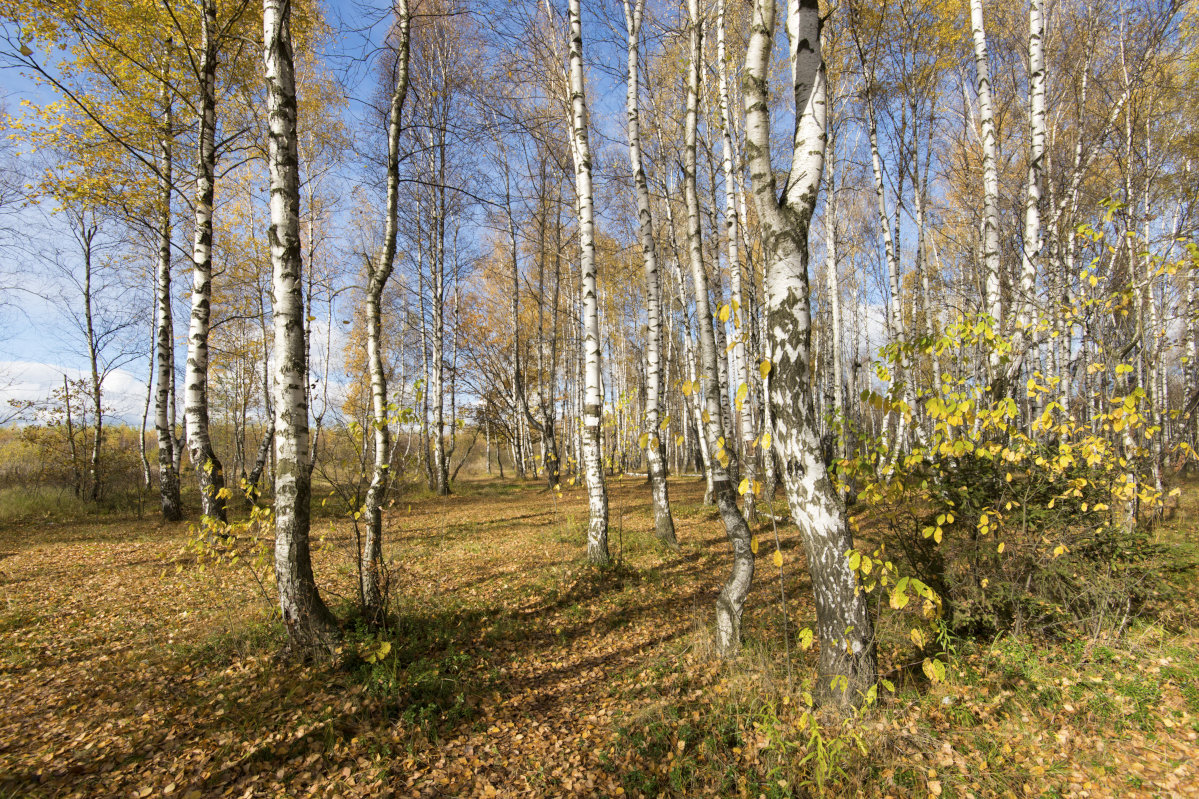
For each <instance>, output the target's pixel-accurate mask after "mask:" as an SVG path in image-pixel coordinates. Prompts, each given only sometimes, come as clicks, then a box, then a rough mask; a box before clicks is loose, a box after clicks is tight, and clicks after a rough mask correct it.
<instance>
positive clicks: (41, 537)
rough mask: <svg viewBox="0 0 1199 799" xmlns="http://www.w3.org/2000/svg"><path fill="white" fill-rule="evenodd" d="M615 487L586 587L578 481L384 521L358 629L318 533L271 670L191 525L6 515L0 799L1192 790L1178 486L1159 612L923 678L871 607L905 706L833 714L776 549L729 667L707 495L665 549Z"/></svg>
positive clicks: (789, 541)
mask: <svg viewBox="0 0 1199 799" xmlns="http://www.w3.org/2000/svg"><path fill="white" fill-rule="evenodd" d="M610 487H611V489H612V492H613V503H612V508H613V515H612V529H613V532H612V540H611V548H612V551H613V555H614V556H617V555H618V556H619V558H618V559H616V562H615V563H614V564H613V565H612V566H609V567H607V568H602V569H597V568H593V567H590V566H588V565H586V563H585V562H584V555H583V529H582V525H583V522H584V521H585V519H586V504H585V496H584V494H583V492H582V491H581V490H578V489H575V490H568V491H566V492H565V493H564V496H563V497H562V498H561V499H560V500H553V499H552V498H551V497H550V495H549V494H547V493H546V492H545V491H544V489H543V486H541V485H540V484H539V483H535V482H533V481H530V482H528V483H525V484H519V483H515V482H513V481H505V482H502V483H501V482H500V481H495V482H492V483H488V482H479V483H463V484H462V485H461V486H460V493H459V494H457V495H456V496H454V497H451V498H445V499H443V498H435V497H429V498H424V499H421V498H416V497H414V498H413V501H412V503H411V508H409V507H408V503H407V502H403V503H398V504H397V505H396V506H395V507H394V508H393V509H392V511H391V512H390V513H389V514H388V517H387V519H388V521H387V525H388V526H387V546H386V558H387V560H388V562H389V564H390V572H391V581H390V593H391V596H392V605H391V608H392V617H391V623H390V624H389V626H388V627H387V629H386V630H385V631H384V632H376V631H370V630H367V629H365V628H364V627H362V626H360V625H358V624H356V623H355V621H354V611H353V605H354V601H353V598H354V596H355V588H354V579H355V578H354V575H355V572H354V567H353V539H352V533H351V531H350V527H349V525H348V524H347V523H345V522H344V521H338V520H336V519H334V518H330V519H328V520H322V521H321V523H320V524H319V525H318V530H319V534H320V537H321V538H322V539H323V543H320V544H319V545H318V546H317V547H316V549H315V558H316V564H315V568H316V573H317V575H318V579H319V580H320V582H321V588H322V591H323V593H324V594H325V596H326V598H327V599H328V600H329V601H330V604H331V605H332V606H333V607H334V609H335V611H336V612H337V614H338V616H339V617H340V618H342V619H343V620H344V621H345V624H346V627H345V638H344V641H343V651H342V655H341V658H340V660H339V661H338V662H336V663H309V664H299V663H294V662H290V661H283V660H280V659H278V657H277V655H278V654H279V653H280V652H281V650H282V648H283V643H284V639H283V632H282V626H281V624H280V623H279V621H278V619H277V614H276V612H275V611H274V605H273V601H272V599H271V597H270V596H269V595H268V596H267V597H265V598H264V597H263V596H262V595H261V594H260V592H259V589H258V587H257V585H256V584H255V583H254V582H253V581H252V580H251V579H250V577H249V572H248V569H247V568H246V567H245V566H241V565H239V566H230V565H228V564H208V565H205V566H203V567H201V566H200V565H199V564H196V563H195V562H194V561H193V560H190V559H186V558H181V557H180V551H181V548H182V544H183V541H184V539H185V537H186V524H179V525H164V524H161V523H159V522H158V521H156V520H150V519H146V520H136V519H130V518H117V517H112V518H109V517H105V518H92V517H88V516H84V517H81V518H78V519H76V520H74V521H70V522H69V523H56V524H55V525H52V526H51V525H46V524H42V523H40V522H36V521H26V522H14V523H11V524H8V525H5V526H0V555H3V558H2V559H0V581H2V582H0V694H3V695H4V696H5V697H6V702H5V703H4V704H3V705H2V706H0V741H4V748H0V797H3V796H6V795H7V796H41V795H45V796H70V795H84V796H92V795H141V793H142V791H143V790H145V789H147V788H148V789H150V794H147V795H160V794H165V793H166V789H167V787H169V786H170V785H172V784H174V785H175V787H174V788H173V789H172V791H171V795H181V796H185V795H188V794H189V793H190V792H199V793H198V795H201V796H205V795H224V794H231V795H243V794H246V793H249V794H251V795H253V794H255V793H257V794H258V795H307V794H309V793H314V794H316V795H327V796H333V795H336V794H339V793H340V794H342V795H344V796H351V795H379V796H383V795H403V796H446V795H462V796H468V795H479V796H490V795H493V792H496V791H498V792H499V793H504V792H511V793H513V794H516V793H520V794H523V795H534V796H561V795H571V794H574V795H604V796H616V795H622V792H623V795H633V796H660V795H661V796H700V795H717V796H752V797H756V796H768V797H784V796H815V795H822V794H823V795H831V794H840V793H844V792H847V791H852V792H854V793H855V794H861V795H867V796H884V795H888V794H889V795H892V796H901V795H903V796H906V795H931V794H936V793H938V792H939V795H941V796H962V797H964V796H969V795H973V796H976V797H983V796H1003V795H1005V794H1007V793H1011V794H1014V795H1017V796H1021V795H1047V796H1052V795H1079V794H1081V793H1082V792H1083V791H1088V792H1089V793H1090V794H1091V795H1092V796H1097V795H1119V794H1128V795H1130V796H1132V795H1140V793H1138V792H1142V793H1144V794H1147V795H1153V794H1161V795H1167V794H1169V793H1170V792H1171V791H1173V792H1175V793H1179V794H1183V795H1185V794H1187V793H1188V792H1192V791H1193V790H1195V789H1199V784H1197V783H1196V782H1195V781H1196V779H1199V777H1197V775H1196V770H1195V767H1194V765H1193V764H1194V762H1195V761H1196V760H1197V759H1199V758H1196V755H1199V750H1197V745H1196V738H1197V737H1199V665H1196V664H1197V663H1199V657H1197V656H1196V655H1197V654H1199V630H1197V629H1196V628H1195V623H1194V619H1196V618H1199V613H1196V612H1195V601H1194V599H1193V596H1194V590H1193V589H1194V587H1195V582H1196V580H1195V578H1196V572H1195V570H1194V566H1193V563H1194V560H1193V558H1194V556H1195V555H1199V551H1196V549H1195V548H1194V547H1193V542H1194V540H1195V535H1194V528H1193V526H1192V525H1193V523H1192V522H1191V521H1190V520H1191V519H1193V518H1194V515H1193V513H1194V507H1195V506H1196V504H1199V502H1197V500H1199V491H1196V490H1195V489H1194V488H1193V487H1188V491H1187V492H1186V493H1185V494H1184V496H1183V500H1184V503H1186V504H1184V505H1183V506H1182V507H1180V510H1179V512H1178V513H1176V514H1175V516H1174V517H1173V518H1170V519H1167V520H1166V523H1165V524H1163V526H1162V528H1161V529H1160V532H1159V536H1160V538H1161V541H1162V543H1165V544H1167V545H1168V546H1170V548H1171V551H1172V552H1175V553H1176V560H1177V568H1176V569H1175V571H1174V572H1172V573H1171V575H1170V580H1171V584H1172V586H1173V588H1172V590H1170V591H1166V592H1163V593H1162V594H1161V596H1160V597H1158V598H1157V600H1156V606H1155V607H1154V608H1153V610H1154V614H1155V615H1154V616H1152V617H1149V618H1144V619H1138V620H1135V621H1134V623H1133V624H1132V625H1131V627H1130V629H1129V630H1128V631H1127V633H1126V634H1125V635H1124V636H1123V637H1121V638H1108V637H1088V636H1076V637H1073V638H1071V637H1069V636H1062V637H1059V638H1056V639H1053V640H1036V639H1030V638H1026V637H1015V636H1002V637H1000V638H999V639H997V640H996V641H979V642H971V641H952V642H950V643H951V644H952V648H953V650H954V654H953V656H952V657H951V658H950V659H949V661H948V667H947V675H946V679H945V680H944V681H943V682H940V683H937V684H932V685H930V684H929V683H928V681H927V679H925V678H924V677H923V675H922V674H921V673H920V670H919V667H918V665H917V666H915V667H913V663H917V664H918V662H919V660H918V659H916V658H918V655H917V653H916V650H915V647H914V645H913V644H912V642H911V641H909V640H908V638H907V636H908V633H909V627H910V625H909V624H908V623H907V622H905V621H903V620H902V619H895V618H893V617H892V616H884V619H885V620H886V621H885V622H884V623H881V624H879V625H877V631H878V636H879V649H880V652H881V653H882V655H883V669H884V671H885V672H886V673H887V674H888V675H889V676H890V678H891V679H893V681H894V682H895V684H896V693H895V694H894V695H891V694H889V693H887V692H883V693H882V696H881V699H880V702H879V704H878V705H877V706H874V707H872V708H869V709H868V710H866V711H865V712H864V713H863V714H862V715H861V716H860V717H859V718H856V719H853V720H852V721H851V722H850V723H849V724H842V723H840V722H838V721H836V720H834V719H832V718H829V717H827V716H822V715H821V714H819V713H813V712H812V711H811V710H810V708H809V707H808V705H807V702H806V699H805V694H807V693H809V692H810V691H811V688H812V679H813V670H814V664H815V658H816V649H815V648H813V649H811V650H804V649H803V648H802V647H801V646H799V644H798V637H799V636H798V633H799V631H800V630H801V629H803V627H805V626H808V625H810V624H811V623H812V620H813V618H814V610H813V607H812V602H811V598H810V586H809V581H808V578H807V575H806V573H805V571H804V568H803V563H802V560H801V555H800V554H799V547H798V544H797V538H796V535H795V532H794V531H793V530H790V529H787V530H784V529H781V528H780V534H781V535H782V537H783V545H784V552H786V553H787V563H786V566H785V568H784V570H783V572H782V576H783V579H784V582H785V587H786V590H787V596H788V607H787V616H788V619H789V620H790V626H789V627H788V628H787V629H786V635H787V642H786V644H785V643H784V637H783V636H784V628H783V624H782V614H781V612H780V610H781V609H780V606H779V601H778V580H779V570H778V569H777V568H775V567H774V566H773V565H771V563H770V559H769V554H770V553H772V552H773V549H769V550H767V557H763V558H761V559H760V560H759V571H758V575H757V576H756V578H755V586H754V588H753V591H752V593H751V596H750V599H749V602H748V604H747V608H746V612H745V616H744V618H743V626H744V637H745V646H744V649H743V652H742V654H741V656H740V657H739V658H737V659H736V660H733V661H729V662H725V661H722V660H721V659H720V658H718V657H716V656H715V652H714V647H713V642H712V632H711V630H710V627H711V621H712V613H713V612H712V601H713V599H714V596H715V592H716V591H717V590H718V588H719V586H720V584H721V583H722V581H723V579H724V576H725V574H726V573H727V570H728V568H729V555H728V552H727V544H726V543H725V541H724V537H723V531H722V530H721V529H720V527H719V523H718V522H717V521H716V520H715V519H714V516H713V511H712V509H710V508H708V507H705V506H703V505H702V502H701V497H702V492H703V484H702V483H700V482H697V481H695V480H692V479H689V478H685V479H682V480H679V481H676V482H673V483H672V486H671V489H672V493H673V495H674V497H675V499H676V507H675V511H676V522H677V526H678V531H679V538H680V541H681V545H682V550H681V552H679V553H673V552H669V551H667V550H665V549H664V548H662V547H661V546H660V545H659V544H658V543H657V541H656V539H655V538H654V536H653V532H652V519H651V517H650V513H649V508H648V497H647V496H645V490H644V486H643V485H642V484H641V482H640V481H638V480H625V481H613V483H612V485H611V486H610ZM551 503H552V504H551ZM20 518H34V517H20ZM268 587H269V586H268ZM384 644H386V647H384ZM788 653H789V654H790V659H788ZM372 656H373V657H372ZM1180 769H1181V770H1180ZM1088 784H1090V787H1086V786H1087V785H1088ZM193 795H195V794H193Z"/></svg>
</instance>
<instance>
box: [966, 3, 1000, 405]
mask: <svg viewBox="0 0 1199 799" xmlns="http://www.w3.org/2000/svg"><path fill="white" fill-rule="evenodd" d="M970 28H971V31H972V33H973V35H974V67H975V72H976V84H975V87H976V91H977V93H978V117H979V125H980V128H981V134H982V148H983V208H982V259H981V260H982V268H983V307H984V309H985V310H986V312H987V314H989V315H990V316H991V317H992V319H993V324H994V325H995V326H996V329H997V330H998V329H999V328H1001V327H1002V325H1003V298H1002V296H1001V295H1000V275H999V166H998V159H999V157H998V146H999V145H998V141H997V139H996V135H995V111H994V108H993V106H992V102H991V63H990V60H989V58H988V56H987V32H986V28H985V26H984V24H983V0H970ZM988 364H989V369H990V372H991V374H990V379H991V385H992V390H993V391H994V392H995V393H996V394H1002V393H1003V392H1005V391H1006V387H1004V386H1003V385H1001V383H1002V379H1001V375H1000V374H999V368H1000V367H999V352H998V351H992V352H991V353H990V356H989V359H988Z"/></svg>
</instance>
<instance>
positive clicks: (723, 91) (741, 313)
mask: <svg viewBox="0 0 1199 799" xmlns="http://www.w3.org/2000/svg"><path fill="white" fill-rule="evenodd" d="M724 6H725V4H724V0H716V64H717V71H716V74H717V79H718V80H719V81H720V87H719V92H718V94H717V96H718V97H719V98H720V127H721V137H720V140H721V172H722V173H723V176H724V219H725V236H726V240H727V246H728V258H729V278H730V281H729V282H730V287H729V288H730V290H731V291H732V295H733V296H732V309H731V311H730V317H731V318H732V320H733V327H734V338H733V344H732V356H733V357H732V359H731V363H730V366H731V367H732V372H733V381H736V383H737V389H736V393H735V394H734V401H733V405H734V408H735V409H736V410H737V412H738V414H739V419H738V421H739V425H738V427H739V428H740V431H741V466H742V474H743V476H744V478H745V480H746V481H747V484H748V485H749V486H750V487H752V486H753V484H754V481H755V479H756V477H757V474H756V467H757V458H756V454H755V452H754V440H755V439H756V438H757V436H756V435H755V431H754V418H753V398H752V396H751V395H752V394H753V381H752V379H751V377H750V372H749V358H748V356H747V353H746V347H745V342H746V340H747V339H748V338H749V331H750V322H749V320H750V318H751V317H750V315H749V313H747V311H748V309H747V307H746V303H745V292H744V291H743V290H742V281H741V253H740V248H739V246H738V245H739V243H740V235H741V234H740V227H741V224H740V223H741V215H740V213H739V212H738V208H737V196H736V193H737V185H736V181H735V180H734V178H733V121H732V114H731V112H730V110H729V82H728V59H727V55H726V50H725V13H724ZM755 501H756V496H755V494H754V492H753V491H752V490H751V491H746V492H745V495H744V500H743V510H744V513H745V520H746V522H747V523H749V524H753V523H754V520H755V518H756V517H757V513H756V511H755V508H754V503H755Z"/></svg>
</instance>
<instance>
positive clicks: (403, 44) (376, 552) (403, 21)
mask: <svg viewBox="0 0 1199 799" xmlns="http://www.w3.org/2000/svg"><path fill="white" fill-rule="evenodd" d="M411 29H412V16H411V14H410V13H409V10H408V0H399V1H398V3H397V5H396V27H395V65H394V71H393V74H392V91H391V103H390V105H389V107H388V112H387V199H386V209H385V211H384V213H385V219H384V222H383V226H384V229H383V249H382V250H381V251H380V252H379V255H378V258H377V259H375V260H372V259H367V262H366V272H367V274H366V355H367V364H368V367H369V369H370V377H371V422H372V427H373V428H374V431H373V432H374V435H373V437H372V439H373V443H374V468H373V470H372V472H371V483H370V487H369V488H367V491H366V501H365V503H364V504H363V514H362V515H363V516H364V517H365V519H366V536H365V537H364V538H363V541H362V550H361V551H360V552H359V553H358V557H359V563H358V582H359V591H360V594H361V596H360V599H361V602H362V610H363V613H364V615H365V617H366V619H367V621H368V622H369V623H370V624H381V623H382V622H383V619H384V614H385V613H386V602H387V580H386V577H387V575H386V572H385V570H384V567H383V497H384V495H385V494H386V493H387V485H388V482H389V478H390V476H391V464H390V463H389V459H390V457H391V427H390V424H389V422H388V418H387V411H388V408H387V405H388V403H387V372H386V370H385V369H384V367H383V314H382V302H383V290H384V289H385V288H386V287H387V281H388V279H389V278H390V277H391V273H392V270H393V269H394V267H395V257H396V236H397V226H398V223H399V195H400V130H401V117H402V112H403V109H404V100H405V98H406V97H407V96H408V54H409V41H410V35H411Z"/></svg>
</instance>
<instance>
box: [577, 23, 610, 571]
mask: <svg viewBox="0 0 1199 799" xmlns="http://www.w3.org/2000/svg"><path fill="white" fill-rule="evenodd" d="M569 60H570V126H571V141H572V146H571V153H572V155H573V156H574V167H575V192H576V195H577V198H576V199H577V205H578V213H579V250H580V253H579V271H580V274H581V282H582V300H583V302H582V305H583V476H584V478H585V480H586V483H587V500H588V514H589V521H588V524H587V560H589V561H590V562H591V563H594V564H597V565H604V564H606V563H608V560H609V558H610V555H609V553H608V489H607V486H606V485H605V484H604V470H603V463H602V452H601V450H600V446H601V445H600V434H601V429H600V428H601V425H602V424H603V419H604V398H603V393H602V392H603V388H602V385H601V382H600V380H601V377H600V325H599V301H598V296H597V294H596V266H595V209H594V197H595V195H594V193H593V190H592V186H591V146H590V143H589V142H588V136H587V128H588V125H589V124H590V123H589V121H588V114H587V95H586V88H585V85H584V78H583V23H582V19H581V18H580V10H579V0H570V55H569Z"/></svg>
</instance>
